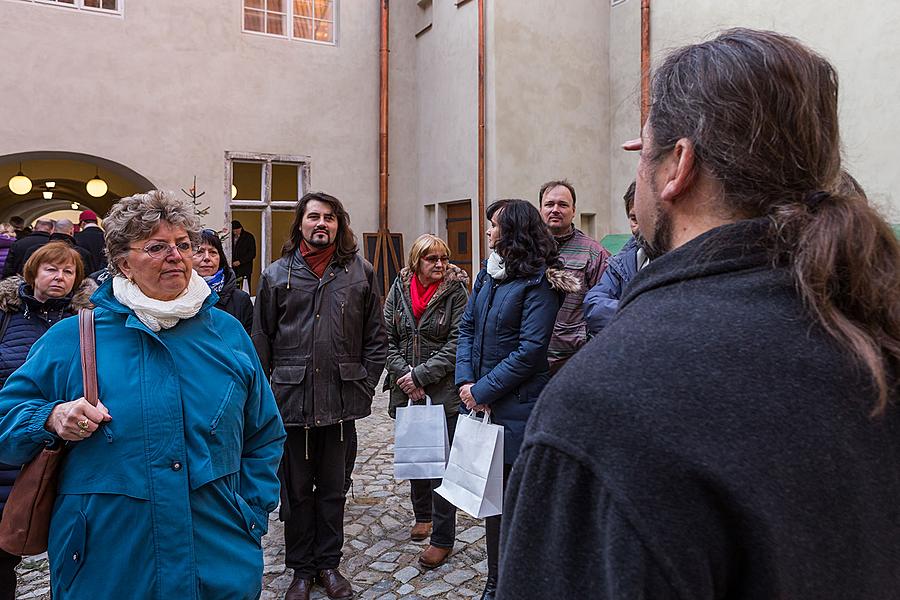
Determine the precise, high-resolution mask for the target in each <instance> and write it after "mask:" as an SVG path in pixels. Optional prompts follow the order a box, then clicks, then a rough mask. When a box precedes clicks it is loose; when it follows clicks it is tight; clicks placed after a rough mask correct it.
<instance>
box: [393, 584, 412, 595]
mask: <svg viewBox="0 0 900 600" xmlns="http://www.w3.org/2000/svg"><path fill="white" fill-rule="evenodd" d="M414 591H416V588H414V587H413V586H411V585H409V584H408V583H405V584H403V585H401V586H400V587H399V588H397V593H398V594H400V595H401V596H405V595H407V594H409V593H411V592H414Z"/></svg>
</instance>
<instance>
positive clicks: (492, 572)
mask: <svg viewBox="0 0 900 600" xmlns="http://www.w3.org/2000/svg"><path fill="white" fill-rule="evenodd" d="M511 471H512V465H507V464H504V465H503V493H504V494H505V493H506V482H507V480H509V474H510V472H511ZM502 516H503V515H495V516H493V517H487V518H485V520H484V534H485V535H484V537H485V542H486V543H487V561H488V579H491V580H493V581H497V579H498V576H499V574H500V567H499V563H500V523H501V520H500V517H502Z"/></svg>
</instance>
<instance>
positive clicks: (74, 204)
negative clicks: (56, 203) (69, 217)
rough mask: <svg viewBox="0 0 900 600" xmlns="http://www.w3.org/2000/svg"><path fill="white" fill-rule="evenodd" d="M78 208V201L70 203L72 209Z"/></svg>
mask: <svg viewBox="0 0 900 600" xmlns="http://www.w3.org/2000/svg"><path fill="white" fill-rule="evenodd" d="M79 208H80V207H79V206H78V203H77V202H73V203H72V210H78V209H79Z"/></svg>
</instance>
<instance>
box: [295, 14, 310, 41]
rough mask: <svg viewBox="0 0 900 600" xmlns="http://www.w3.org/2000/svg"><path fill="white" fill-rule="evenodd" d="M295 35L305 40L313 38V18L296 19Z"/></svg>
mask: <svg viewBox="0 0 900 600" xmlns="http://www.w3.org/2000/svg"><path fill="white" fill-rule="evenodd" d="M294 37H295V38H302V39H304V40H311V39H313V20H312V19H294Z"/></svg>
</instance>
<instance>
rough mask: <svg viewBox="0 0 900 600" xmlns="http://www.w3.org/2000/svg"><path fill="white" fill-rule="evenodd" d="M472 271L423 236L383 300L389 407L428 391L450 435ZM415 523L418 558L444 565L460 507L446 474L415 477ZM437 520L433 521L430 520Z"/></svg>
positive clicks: (443, 245)
mask: <svg viewBox="0 0 900 600" xmlns="http://www.w3.org/2000/svg"><path fill="white" fill-rule="evenodd" d="M468 281H469V277H468V275H467V274H466V272H465V271H463V270H462V269H460V268H459V267H457V266H456V265H454V264H452V263H451V262H450V249H449V248H448V247H447V243H446V242H444V240H442V239H441V238H439V237H437V236H434V235H430V234H425V235H422V236H419V238H418V239H416V241H415V242H413V245H412V248H411V249H410V251H409V262H408V264H407V266H406V267H405V268H404V269H403V270H401V271H400V274H399V275H398V276H397V279H396V280H395V281H394V285H393V286H391V290H390V292H388V295H387V297H386V298H385V302H384V321H385V324H386V325H387V331H388V356H387V371H388V378H387V380H386V382H385V386H386V387H390V390H391V399H390V403H389V406H388V412H389V414H390V415H391V417H392V418H393V417H395V416H396V410H397V407H398V406H406V404H407V402H408V400H409V399H411V400H413V401H414V402H415V403H417V404H421V403H423V402H424V400H425V395H426V394H427V395H428V396H429V397H431V400H432V402H433V403H434V404H443V405H444V408H445V415H446V417H447V431H448V433H449V435H450V438H451V439H452V438H453V432H454V430H455V429H456V419H457V417H458V416H459V396H458V394H457V391H456V386H455V385H454V382H453V374H454V369H455V366H456V340H457V337H458V335H459V320H460V318H461V317H462V315H463V313H464V312H465V309H466V299H467V297H468V293H467V285H468ZM409 484H410V496H411V498H412V505H413V512H414V514H415V518H416V523H415V525H414V526H413V528H412V530H411V532H410V538H411V539H413V540H415V541H421V540H424V539H426V538H428V536H429V534H431V544H430V545H429V546H428V547H427V548H426V549H425V551H424V552H422V554H421V555H419V564H420V565H421V566H423V567H425V568H426V569H432V568H435V567H438V566H440V565H441V564H443V563H444V562H445V561H446V560H447V557H448V556H449V555H450V550H451V549H452V548H453V540H454V538H455V537H456V507H454V506H453V505H452V504H450V503H449V502H447V501H446V500H445V499H444V498H443V497H441V496H440V495H438V494H435V493H434V490H435V489H436V488H437V487H438V486H440V484H441V480H440V479H413V480H410V482H409ZM432 523H433V526H432Z"/></svg>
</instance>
